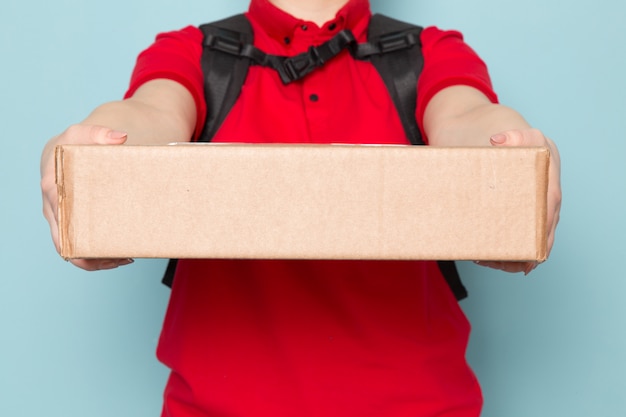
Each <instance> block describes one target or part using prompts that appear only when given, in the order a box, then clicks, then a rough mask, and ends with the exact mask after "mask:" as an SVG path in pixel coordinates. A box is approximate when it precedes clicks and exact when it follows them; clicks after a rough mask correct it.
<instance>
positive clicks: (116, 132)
mask: <svg viewBox="0 0 626 417" xmlns="http://www.w3.org/2000/svg"><path fill="white" fill-rule="evenodd" d="M126 136H128V133H126V132H121V131H119V130H110V131H109V137H110V138H111V139H124V138H126Z"/></svg>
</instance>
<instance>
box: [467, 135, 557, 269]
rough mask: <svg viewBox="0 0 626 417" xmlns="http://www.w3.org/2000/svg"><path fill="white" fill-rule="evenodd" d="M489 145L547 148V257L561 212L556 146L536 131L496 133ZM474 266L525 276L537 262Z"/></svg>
mask: <svg viewBox="0 0 626 417" xmlns="http://www.w3.org/2000/svg"><path fill="white" fill-rule="evenodd" d="M491 144H492V145H493V146H547V147H548V148H549V150H550V170H549V173H548V204H547V224H546V226H547V227H546V229H547V232H548V236H547V244H548V255H549V254H550V251H551V250H552V246H553V245H554V234H555V230H556V226H557V224H558V222H559V212H560V210H561V160H560V157H559V152H558V149H557V147H556V145H555V144H554V142H552V141H551V140H550V139H548V138H546V137H545V136H544V135H543V133H541V131H539V130H537V129H524V130H510V131H506V132H502V133H498V134H496V135H493V136H492V137H491ZM476 264H478V265H482V266H486V267H490V268H495V269H499V270H502V271H507V272H524V273H525V274H528V273H530V272H531V271H532V270H533V269H535V268H536V267H537V265H538V263H537V262H492V261H477V262H476Z"/></svg>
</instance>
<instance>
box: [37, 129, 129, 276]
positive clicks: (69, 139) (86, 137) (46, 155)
mask: <svg viewBox="0 0 626 417" xmlns="http://www.w3.org/2000/svg"><path fill="white" fill-rule="evenodd" d="M127 137H128V135H127V134H126V133H124V132H119V131H116V130H114V129H110V128H106V127H102V126H93V125H82V124H78V125H73V126H70V127H69V128H68V129H67V130H66V131H65V132H63V133H62V134H60V135H58V136H56V137H54V138H52V139H51V140H50V141H49V142H48V143H47V145H46V147H45V148H44V150H43V153H42V156H41V192H42V199H43V215H44V217H45V218H46V220H48V223H49V224H50V233H51V234H52V241H53V242H54V246H55V247H56V249H57V252H59V253H60V245H59V226H58V218H57V213H58V204H59V201H58V194H57V186H56V179H55V167H54V148H55V147H56V146H57V145H67V144H72V145H94V144H97V145H122V144H123V143H124V142H126V139H127ZM70 262H71V263H72V264H74V265H76V266H77V267H79V268H82V269H85V270H87V271H97V270H101V269H112V268H117V267H118V266H122V265H128V264H130V263H132V262H133V260H132V259H71V260H70Z"/></svg>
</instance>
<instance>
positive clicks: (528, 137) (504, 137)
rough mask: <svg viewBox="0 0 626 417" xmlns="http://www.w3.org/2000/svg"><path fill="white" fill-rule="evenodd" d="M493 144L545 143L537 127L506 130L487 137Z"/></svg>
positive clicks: (523, 144)
mask: <svg viewBox="0 0 626 417" xmlns="http://www.w3.org/2000/svg"><path fill="white" fill-rule="evenodd" d="M489 141H490V142H491V144H492V145H494V146H535V145H541V144H544V143H545V138H544V136H543V134H542V133H541V132H540V131H539V130H537V129H523V130H507V131H504V132H500V133H496V134H495V135H492V136H491V137H490V138H489Z"/></svg>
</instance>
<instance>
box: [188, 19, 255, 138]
mask: <svg viewBox="0 0 626 417" xmlns="http://www.w3.org/2000/svg"><path fill="white" fill-rule="evenodd" d="M200 30H202V32H203V34H204V42H203V52H202V58H201V65H202V72H203V74H204V77H205V80H204V94H205V100H206V102H207V119H206V123H205V127H204V130H203V131H202V133H201V135H200V137H199V141H201V142H209V141H211V139H213V136H215V133H216V132H217V131H218V129H219V128H220V126H221V125H222V123H223V122H224V119H226V116H227V115H228V112H229V111H230V109H231V108H232V107H233V105H234V104H235V101H237V98H238V97H239V93H240V92H241V87H242V86H243V83H244V81H245V79H246V76H247V74H248V68H249V66H250V61H249V60H248V59H242V58H241V57H240V56H239V55H238V53H239V52H240V51H241V50H242V49H243V48H244V47H245V46H246V45H252V43H253V40H254V35H253V32H252V26H250V22H248V19H247V18H246V17H245V16H244V15H243V14H238V15H235V16H231V17H229V18H226V19H224V20H220V21H217V22H213V23H207V24H204V25H201V26H200Z"/></svg>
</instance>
